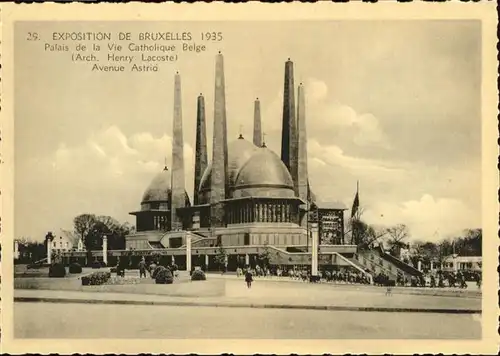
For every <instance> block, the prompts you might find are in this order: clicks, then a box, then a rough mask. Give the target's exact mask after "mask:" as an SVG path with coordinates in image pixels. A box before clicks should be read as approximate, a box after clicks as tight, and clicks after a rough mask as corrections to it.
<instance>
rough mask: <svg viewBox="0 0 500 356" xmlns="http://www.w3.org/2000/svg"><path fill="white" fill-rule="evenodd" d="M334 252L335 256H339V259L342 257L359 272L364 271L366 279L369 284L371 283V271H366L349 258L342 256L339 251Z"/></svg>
mask: <svg viewBox="0 0 500 356" xmlns="http://www.w3.org/2000/svg"><path fill="white" fill-rule="evenodd" d="M335 254H336V255H337V256H339V257H340V258H341V259H343V260H344V261H346V262H347V263H349V264H350V265H351V266H353V267H354V268H356V269H357V270H358V271H360V272H362V273H364V274H365V275H367V276H368V279H369V280H370V284H373V276H372V275H371V273H369V272H366V271H365V270H364V269H362V268H361V267H359V266H357V265H356V264H355V263H354V262H352V261H351V260H349V259H348V258H347V257H344V256H342V255H341V254H340V253H338V252H335Z"/></svg>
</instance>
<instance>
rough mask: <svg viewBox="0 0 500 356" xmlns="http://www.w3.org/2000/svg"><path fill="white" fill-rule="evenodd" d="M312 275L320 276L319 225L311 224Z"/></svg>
mask: <svg viewBox="0 0 500 356" xmlns="http://www.w3.org/2000/svg"><path fill="white" fill-rule="evenodd" d="M311 238H312V242H311V275H312V276H317V275H318V238H319V236H318V224H317V223H312V224H311Z"/></svg>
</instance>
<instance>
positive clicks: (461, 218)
mask: <svg viewBox="0 0 500 356" xmlns="http://www.w3.org/2000/svg"><path fill="white" fill-rule="evenodd" d="M29 30H30V31H37V32H38V33H40V37H41V41H39V42H38V43H34V42H29V41H25V34H26V32H27V31H28V27H27V24H25V23H22V22H21V23H18V24H17V25H16V31H15V44H16V45H15V62H16V68H15V234H16V237H17V238H20V237H29V238H32V239H36V240H41V239H43V237H44V236H45V234H46V233H47V231H55V232H57V231H59V230H60V229H71V228H72V219H73V218H74V217H75V216H76V215H79V214H82V213H94V214H99V215H110V216H112V217H114V218H116V219H118V220H119V221H122V222H125V221H128V222H130V223H134V217H133V216H131V215H129V214H128V213H129V212H131V211H135V210H137V209H138V208H139V206H140V200H141V197H142V194H143V192H144V190H145V189H146V187H147V186H148V184H149V182H150V181H151V180H152V179H153V177H154V176H155V175H156V174H157V173H158V172H159V171H160V170H161V169H162V168H163V166H164V161H165V159H166V160H167V165H170V162H171V133H172V117H173V88H174V74H175V72H176V71H179V73H180V74H181V80H182V101H183V107H182V110H183V125H184V142H185V147H184V157H185V167H186V189H187V191H188V194H189V195H190V196H191V197H192V195H193V174H194V173H193V172H194V146H195V121H196V98H197V96H198V95H199V94H200V93H203V95H204V96H205V101H206V115H207V139H208V149H209V156H210V152H211V139H212V126H213V95H214V70H215V55H216V53H217V52H218V51H221V52H222V53H223V54H224V61H225V80H226V105H227V122H228V139H229V141H231V140H233V139H236V138H237V137H238V134H239V133H240V131H241V133H242V134H243V135H244V136H245V137H246V138H247V139H248V140H251V135H252V124H253V102H254V99H255V98H256V97H258V98H259V99H260V102H261V112H262V126H263V131H264V132H265V133H266V136H265V137H266V143H267V146H268V147H269V148H271V149H273V150H274V151H275V152H277V153H278V154H279V150H280V139H281V136H280V130H281V115H282V105H283V104H282V101H283V93H282V92H283V77H284V64H285V61H286V60H287V58H291V60H292V61H293V62H294V72H295V84H296V85H298V84H299V83H300V82H302V83H303V84H304V88H305V93H306V115H307V134H308V160H309V163H308V169H309V180H310V184H311V188H312V189H313V191H314V192H315V194H316V195H317V196H318V198H319V199H320V200H322V201H341V202H343V203H344V204H345V205H346V206H348V207H351V206H352V201H353V198H354V194H355V192H356V181H358V180H359V186H360V203H361V206H362V207H363V211H364V213H363V219H365V220H366V221H367V222H368V223H371V224H374V225H379V226H390V225H394V224H406V225H407V226H408V227H409V230H410V239H411V240H430V241H437V240H440V239H442V238H445V237H449V236H454V235H455V234H459V233H460V232H461V231H462V230H463V229H466V228H477V227H480V224H481V173H480V172H481V166H480V165H481V106H480V99H481V92H480V86H481V32H480V31H481V27H480V23H479V22H475V21H420V20H419V21H325V22H320V21H314V22H293V23H292V22H170V23H166V22H116V23H105V22H103V23H90V22H74V23H72V22H67V23H65V22H59V23H49V22H47V23H35V24H31V26H30V27H29ZM53 31H110V32H112V33H113V34H116V33H117V32H119V31H128V32H132V33H133V34H134V35H136V34H137V33H139V32H144V31H169V32H170V31H171V32H183V31H191V32H192V33H193V36H194V37H196V39H195V42H196V44H202V43H201V41H200V40H199V38H198V37H199V36H198V34H199V33H201V32H204V31H220V32H222V34H223V38H224V39H223V41H221V42H217V43H212V42H210V43H207V51H205V52H201V53H188V52H185V53H180V54H179V60H178V61H177V62H170V63H163V64H161V65H160V66H159V69H160V70H159V71H158V72H154V73H130V72H125V73H99V72H92V71H91V70H90V69H89V68H90V67H91V65H89V64H88V63H76V62H72V61H71V58H70V56H71V53H65V52H51V51H44V50H43V48H44V43H52V41H51V40H50V38H51V34H52V32H53ZM88 44H90V42H89V43H88ZM165 44H171V43H165ZM124 54H130V53H129V52H126V53H124ZM99 55H103V54H99Z"/></svg>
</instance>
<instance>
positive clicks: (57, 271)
mask: <svg viewBox="0 0 500 356" xmlns="http://www.w3.org/2000/svg"><path fill="white" fill-rule="evenodd" d="M65 276H66V268H65V267H64V265H63V264H62V263H54V264H53V265H51V266H50V267H49V277H53V278H63V277H65Z"/></svg>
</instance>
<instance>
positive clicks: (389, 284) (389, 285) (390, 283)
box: [386, 279, 396, 287]
mask: <svg viewBox="0 0 500 356" xmlns="http://www.w3.org/2000/svg"><path fill="white" fill-rule="evenodd" d="M386 286H387V287H395V286H396V281H395V280H394V279H389V280H388V281H387V282H386Z"/></svg>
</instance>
